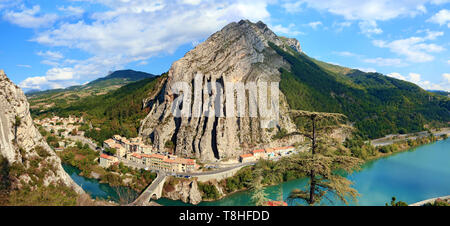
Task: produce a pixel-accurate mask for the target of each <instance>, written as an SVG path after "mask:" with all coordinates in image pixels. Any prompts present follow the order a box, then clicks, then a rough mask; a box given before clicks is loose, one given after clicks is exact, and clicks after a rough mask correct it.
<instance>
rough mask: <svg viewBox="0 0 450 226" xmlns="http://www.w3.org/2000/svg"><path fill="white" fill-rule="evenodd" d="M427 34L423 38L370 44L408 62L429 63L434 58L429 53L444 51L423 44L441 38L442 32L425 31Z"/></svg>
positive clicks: (439, 47) (434, 45) (432, 45)
mask: <svg viewBox="0 0 450 226" xmlns="http://www.w3.org/2000/svg"><path fill="white" fill-rule="evenodd" d="M427 33H428V34H427V36H425V37H410V38H407V39H399V40H395V41H392V42H385V41H382V40H374V41H373V42H372V43H373V44H374V45H375V46H377V47H380V48H388V49H389V50H390V51H391V52H393V53H395V54H398V55H402V56H405V57H406V59H407V60H408V61H410V62H429V61H433V60H434V56H432V55H430V54H429V53H437V52H442V51H444V50H445V49H444V47H442V46H439V45H436V44H428V43H425V41H428V40H434V39H436V37H439V36H442V35H443V32H430V31H427Z"/></svg>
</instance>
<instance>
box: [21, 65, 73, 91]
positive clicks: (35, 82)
mask: <svg viewBox="0 0 450 226" xmlns="http://www.w3.org/2000/svg"><path fill="white" fill-rule="evenodd" d="M74 76H75V73H74V71H73V69H71V68H52V69H50V70H48V71H47V73H46V75H45V76H35V77H28V78H26V79H25V80H23V81H22V82H21V83H20V84H19V86H20V87H21V88H23V89H48V88H50V89H59V88H64V87H67V86H72V85H77V84H78V83H77V82H74V81H73V79H74V78H75V77H74Z"/></svg>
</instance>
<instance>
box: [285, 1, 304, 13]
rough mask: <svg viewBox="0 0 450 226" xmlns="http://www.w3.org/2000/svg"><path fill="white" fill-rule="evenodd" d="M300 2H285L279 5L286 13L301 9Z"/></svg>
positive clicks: (296, 11)
mask: <svg viewBox="0 0 450 226" xmlns="http://www.w3.org/2000/svg"><path fill="white" fill-rule="evenodd" d="M302 4H303V2H301V1H298V2H286V3H283V4H282V5H281V6H282V7H283V8H284V10H286V12H288V13H298V12H301V11H302Z"/></svg>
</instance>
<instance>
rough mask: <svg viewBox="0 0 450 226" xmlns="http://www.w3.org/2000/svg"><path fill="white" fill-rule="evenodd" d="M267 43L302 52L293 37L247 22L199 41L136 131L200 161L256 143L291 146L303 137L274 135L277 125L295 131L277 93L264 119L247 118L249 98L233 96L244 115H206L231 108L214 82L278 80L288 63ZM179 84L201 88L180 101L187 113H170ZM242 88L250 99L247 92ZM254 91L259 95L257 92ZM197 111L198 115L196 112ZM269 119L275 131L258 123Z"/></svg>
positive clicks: (172, 71)
mask: <svg viewBox="0 0 450 226" xmlns="http://www.w3.org/2000/svg"><path fill="white" fill-rule="evenodd" d="M270 42H271V43H273V44H275V45H277V46H279V47H281V48H283V49H285V50H286V49H288V48H289V50H291V51H292V50H294V51H299V52H300V51H301V48H300V43H299V42H298V41H297V40H295V39H288V38H280V37H278V36H277V35H275V33H273V32H272V31H271V30H270V29H269V28H268V27H267V26H266V25H265V24H264V23H262V22H258V23H251V22H250V21H247V20H242V21H240V22H238V23H231V24H229V25H227V26H226V27H224V28H223V29H222V30H221V31H218V32H216V33H215V34H213V35H212V36H211V37H210V38H208V39H207V40H206V41H205V42H203V43H201V44H199V45H198V46H197V47H195V48H194V49H193V50H192V51H190V52H188V53H187V54H186V55H185V56H184V57H183V58H181V59H180V60H178V61H176V62H175V63H174V64H173V65H172V67H171V68H170V70H169V72H168V75H167V81H166V83H165V85H164V87H163V88H162V89H161V92H160V93H159V95H155V96H154V98H152V100H151V104H150V106H151V111H150V113H149V115H148V116H147V117H146V119H145V120H143V122H142V125H141V128H140V135H141V136H143V137H144V138H147V139H148V140H150V141H151V142H152V143H153V145H154V146H155V147H156V148H158V149H160V150H162V149H164V148H165V147H166V146H167V144H168V143H170V144H173V145H174V146H175V153H176V154H177V155H181V156H186V157H196V158H198V159H200V160H201V161H203V162H212V161H216V160H219V159H226V158H231V157H237V156H238V155H240V154H242V153H244V152H246V151H249V150H251V149H252V148H256V147H270V146H280V145H287V144H293V143H294V142H296V141H298V140H299V139H301V137H298V136H297V137H296V136H293V137H291V138H290V140H273V139H272V137H273V136H274V135H275V134H276V133H277V132H278V131H279V130H281V129H285V130H287V131H288V132H293V131H294V130H295V125H294V124H293V122H292V120H291V118H290V117H289V116H288V114H287V111H288V105H287V103H286V101H285V98H284V96H283V94H282V93H281V92H280V95H279V103H280V107H279V111H280V114H279V115H270V116H269V117H266V116H264V117H263V115H262V114H261V112H260V111H258V115H257V117H249V116H250V114H249V102H248V99H245V100H244V99H237V100H235V103H234V108H235V112H237V108H238V106H241V105H240V104H245V114H244V115H245V116H243V117H238V115H236V117H228V116H227V117H221V116H215V115H212V116H211V114H210V113H211V112H213V114H214V112H215V111H217V110H218V109H219V108H220V109H219V110H220V111H222V112H224V113H226V112H227V110H228V111H229V110H230V109H227V108H226V105H227V103H226V101H228V99H226V100H224V98H220V97H221V96H225V95H224V90H225V89H220V87H217V86H216V85H214V84H216V82H217V83H218V84H220V85H221V87H225V84H227V83H241V84H245V85H248V84H251V83H252V82H255V83H259V82H266V83H267V82H279V81H280V72H279V69H280V68H282V67H284V68H289V64H288V63H287V62H285V61H284V59H283V58H282V57H281V56H279V55H278V54H277V53H276V52H275V51H274V50H273V49H272V48H270V47H269V43H270ZM196 79H197V81H196ZM179 82H185V83H186V84H188V86H189V89H191V90H196V89H199V88H200V89H201V90H202V91H203V92H200V94H198V93H195V91H194V92H192V93H191V95H192V98H191V100H192V101H191V102H186V103H183V104H191V105H192V109H191V113H193V114H192V115H191V116H187V117H174V115H173V111H172V106H173V103H174V101H175V100H176V99H177V97H179V95H180V94H179V93H174V92H173V90H174V87H175V85H176V84H177V83H179ZM209 82H210V83H211V84H213V85H212V87H211V85H209V84H208V83H209ZM246 92H247V93H246V94H247V97H248V92H249V91H248V90H247V91H246ZM257 95H258V97H259V95H260V92H259V91H258V94H257ZM211 100H214V101H211ZM216 100H218V101H216ZM148 101H150V100H148ZM242 102H244V103H242ZM149 103H150V102H149ZM268 104H270V105H271V106H275V104H277V103H275V99H272V98H270V102H269V103H268ZM195 106H201V107H195ZM195 111H199V112H195ZM195 113H199V115H197V116H195V115H196V114H195ZM275 116H278V118H274V117H275ZM267 123H272V124H271V125H272V126H274V127H273V129H270V128H266V127H264V126H261V125H262V124H267ZM273 123H275V124H273Z"/></svg>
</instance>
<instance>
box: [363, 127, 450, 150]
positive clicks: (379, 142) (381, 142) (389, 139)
mask: <svg viewBox="0 0 450 226" xmlns="http://www.w3.org/2000/svg"><path fill="white" fill-rule="evenodd" d="M432 133H433V134H434V136H436V137H439V136H441V135H443V134H449V133H450V128H443V129H441V131H434V132H432ZM427 136H428V132H427V131H422V132H418V133H409V134H402V135H400V134H398V135H388V136H386V137H383V138H379V139H375V140H372V141H371V143H372V145H374V146H375V147H377V146H386V145H391V144H393V143H395V142H398V141H403V140H406V139H410V140H415V139H417V138H422V137H427ZM394 137H396V138H395V139H394Z"/></svg>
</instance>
